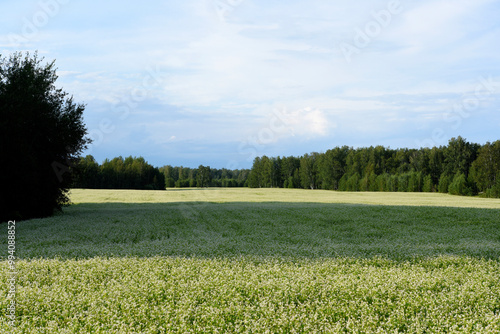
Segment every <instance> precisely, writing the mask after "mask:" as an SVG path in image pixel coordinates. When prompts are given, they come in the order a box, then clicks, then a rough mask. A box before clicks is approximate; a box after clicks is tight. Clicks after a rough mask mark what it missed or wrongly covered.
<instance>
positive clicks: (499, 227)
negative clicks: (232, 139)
mask: <svg viewBox="0 0 500 334" xmlns="http://www.w3.org/2000/svg"><path fill="white" fill-rule="evenodd" d="M71 199H72V201H73V202H74V203H75V204H74V205H72V206H70V207H68V208H65V209H64V213H62V214H61V213H59V214H56V215H55V216H54V217H50V218H46V219H34V220H29V221H24V222H17V223H16V256H17V257H18V258H19V259H18V260H17V261H16V262H15V264H16V269H17V275H16V286H17V289H16V327H15V329H14V330H13V331H12V332H13V333H500V200H498V199H483V198H471V197H457V196H450V195H442V194H434V193H432V194H431V193H343V192H332V191H311V190H299V189H247V188H243V189H230V188H229V189H169V190H167V191H132V190H83V189H74V190H72V192H71ZM0 227H1V235H0V236H1V239H0V249H2V252H0V259H1V262H2V264H1V268H0V281H1V282H2V284H1V285H0V292H1V294H2V296H6V295H7V284H4V282H7V280H8V279H9V269H8V265H7V255H8V253H7V240H8V239H7V224H2V225H0ZM7 307H8V305H7V300H6V299H5V298H2V299H1V300H0V332H2V333H4V332H9V331H11V327H10V326H9V324H8V321H7V317H6V312H7Z"/></svg>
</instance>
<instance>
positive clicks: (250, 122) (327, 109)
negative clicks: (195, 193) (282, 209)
mask: <svg viewBox="0 0 500 334" xmlns="http://www.w3.org/2000/svg"><path fill="white" fill-rule="evenodd" d="M0 13H1V14H0V18H1V20H0V22H1V24H0V27H1V28H0V53H1V54H4V55H5V54H8V53H12V52H14V51H20V50H30V51H34V50H39V53H40V55H42V56H45V57H46V59H47V60H49V61H51V60H52V59H57V63H56V64H57V66H58V68H59V71H58V74H59V75H60V79H59V81H58V83H59V84H60V85H61V86H62V87H64V89H65V90H66V91H68V92H70V93H72V94H74V96H75V100H76V101H78V102H85V103H86V104H87V108H86V113H85V120H86V123H87V125H88V128H89V130H90V134H91V136H92V137H93V139H94V144H93V145H92V147H91V148H90V149H89V150H88V151H87V152H84V154H92V155H94V156H95V157H96V159H97V160H98V161H99V162H101V161H102V160H104V158H111V157H115V156H119V155H122V156H129V155H136V156H144V157H145V159H146V160H147V161H149V162H150V163H152V164H153V165H156V166H162V165H164V164H172V165H184V166H191V167H196V166H198V165H199V164H203V165H211V166H212V167H217V168H249V167H250V166H251V162H252V160H253V158H254V157H255V156H260V155H263V154H266V155H270V156H277V155H302V154H304V153H307V152H312V151H325V150H327V149H329V148H331V147H334V146H341V145H349V146H355V147H356V146H370V145H384V146H391V147H394V148H395V147H420V146H433V145H438V146H439V145H445V144H446V143H447V140H448V139H449V138H451V137H456V136H458V135H462V136H463V137H465V138H467V139H468V140H469V141H471V142H478V143H485V142H486V141H488V140H489V141H493V140H496V139H497V133H498V127H499V126H500V115H499V114H498V110H499V107H500V102H499V99H498V95H499V92H500V68H499V57H500V56H499V54H498V49H497V48H498V42H499V39H500V29H499V28H500V23H499V22H498V19H497V18H498V17H499V14H500V5H499V4H498V2H496V1H492V0H478V1H477V0H476V1H466V0H462V1H453V2H450V1H434V0H433V1H430V0H427V1H418V2H417V1H356V2H352V3H349V2H345V1H307V2H304V1H286V2H283V1H261V0H239V1H229V0H192V1H177V2H173V1H169V2H166V3H165V2H162V1H149V2H147V3H142V2H141V3H136V2H130V1H127V2H126V3H124V2H123V1H116V0H112V1H106V2H102V1H101V2H98V1H94V0H92V1H86V2H79V1H62V0H44V1H31V0H30V1H22V2H20V1H14V0H6V1H2V2H1V3H0Z"/></svg>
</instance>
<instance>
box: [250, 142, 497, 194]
mask: <svg viewBox="0 0 500 334" xmlns="http://www.w3.org/2000/svg"><path fill="white" fill-rule="evenodd" d="M499 170H500V141H497V142H495V143H493V144H490V143H487V144H486V145H484V146H481V145H479V144H475V143H470V142H467V141H466V140H465V139H464V138H462V137H460V136H459V137H458V138H452V139H450V141H449V144H448V146H444V147H443V146H441V147H433V148H421V149H407V148H403V149H390V148H385V147H382V146H376V147H373V146H371V147H368V148H357V149H355V148H352V147H347V146H343V147H336V148H333V149H330V150H328V151H326V152H325V153H316V152H313V153H311V154H305V155H303V156H301V157H279V156H278V157H276V158H275V157H267V156H262V157H257V158H255V160H254V163H253V166H252V169H251V171H250V176H249V179H248V186H250V187H251V188H266V187H280V188H281V187H284V188H303V189H325V190H341V191H398V192H421V191H425V192H433V191H439V192H442V193H447V192H448V188H449V186H450V184H451V183H452V182H453V177H454V175H456V174H457V173H459V174H463V175H464V177H465V180H466V183H467V185H466V188H467V190H465V188H464V189H462V190H460V191H459V192H464V194H469V195H470V194H475V193H476V192H477V190H479V191H483V192H486V191H487V190H488V189H491V188H492V187H493V185H494V184H495V183H496V175H497V173H498V171H499ZM456 185H457V184H456ZM452 189H453V193H457V191H455V187H453V188H452ZM492 194H496V192H495V191H489V192H488V196H490V195H492Z"/></svg>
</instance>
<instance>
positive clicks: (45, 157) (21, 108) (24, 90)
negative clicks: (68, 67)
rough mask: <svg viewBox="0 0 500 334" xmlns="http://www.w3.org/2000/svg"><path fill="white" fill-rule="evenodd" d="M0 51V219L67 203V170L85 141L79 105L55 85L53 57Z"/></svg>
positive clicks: (27, 215) (30, 214)
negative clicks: (46, 60)
mask: <svg viewBox="0 0 500 334" xmlns="http://www.w3.org/2000/svg"><path fill="white" fill-rule="evenodd" d="M42 62H43V58H42V59H40V58H39V57H38V54H37V53H35V54H34V55H30V54H29V53H26V54H25V55H23V54H22V53H15V54H13V55H11V56H10V57H8V58H6V57H2V56H1V55H0V147H1V150H2V151H1V156H2V164H1V165H2V172H1V173H0V178H1V184H2V187H1V199H0V203H1V213H0V216H1V217H0V219H1V221H4V220H8V219H28V218H34V217H45V216H50V215H51V214H53V212H54V210H56V209H61V207H62V206H64V205H65V204H68V203H69V199H68V197H67V195H66V194H67V191H68V187H69V186H70V185H71V173H69V172H68V171H69V169H70V167H71V165H72V164H73V163H74V162H75V161H76V159H77V157H78V156H79V155H80V153H81V152H82V151H83V150H84V149H85V148H86V146H87V144H88V143H90V139H88V138H87V137H86V134H87V129H86V128H85V124H84V122H83V111H84V109H85V107H84V105H83V104H76V103H74V102H73V98H72V96H69V95H68V94H67V93H66V92H64V91H63V90H62V89H60V88H56V86H55V83H56V80H57V75H56V68H55V62H51V63H47V64H42Z"/></svg>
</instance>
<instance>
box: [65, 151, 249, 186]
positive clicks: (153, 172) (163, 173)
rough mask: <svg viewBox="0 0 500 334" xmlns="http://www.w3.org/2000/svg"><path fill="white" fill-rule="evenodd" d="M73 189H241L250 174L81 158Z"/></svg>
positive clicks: (141, 161)
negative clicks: (101, 161)
mask: <svg viewBox="0 0 500 334" xmlns="http://www.w3.org/2000/svg"><path fill="white" fill-rule="evenodd" d="M73 171H74V173H73V176H74V183H73V187H74V188H88V189H149V190H163V189H165V188H173V187H177V188H187V187H243V186H245V182H246V180H247V177H248V174H249V173H250V170H248V169H242V170H228V169H225V168H223V169H215V168H210V166H202V165H200V166H199V167H198V168H188V167H183V166H180V167H172V166H170V165H167V166H164V167H160V168H158V167H154V166H152V165H150V164H149V163H147V162H146V161H145V160H144V158H143V157H132V156H129V157H127V158H123V157H121V156H120V157H117V158H114V159H112V160H109V159H106V160H104V162H103V163H102V164H101V165H99V163H98V162H97V161H96V160H95V159H94V157H93V156H91V155H87V156H86V157H82V158H81V159H80V161H79V162H78V164H76V166H74V167H73Z"/></svg>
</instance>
